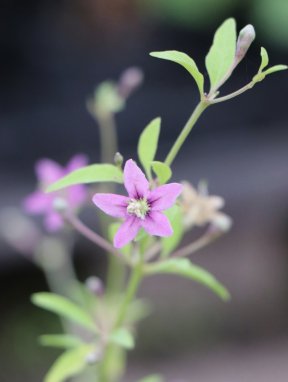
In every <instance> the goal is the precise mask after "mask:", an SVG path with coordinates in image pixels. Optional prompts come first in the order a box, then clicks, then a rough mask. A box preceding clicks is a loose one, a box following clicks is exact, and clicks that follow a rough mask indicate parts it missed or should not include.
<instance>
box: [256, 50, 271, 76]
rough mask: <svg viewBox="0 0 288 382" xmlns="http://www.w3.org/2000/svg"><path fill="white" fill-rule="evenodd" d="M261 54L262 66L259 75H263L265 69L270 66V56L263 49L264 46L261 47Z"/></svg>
mask: <svg viewBox="0 0 288 382" xmlns="http://www.w3.org/2000/svg"><path fill="white" fill-rule="evenodd" d="M260 54H261V64H260V68H259V70H258V73H261V72H262V71H263V69H264V68H266V66H267V65H268V64H269V56H268V53H267V50H266V49H265V48H263V46H261V51H260Z"/></svg>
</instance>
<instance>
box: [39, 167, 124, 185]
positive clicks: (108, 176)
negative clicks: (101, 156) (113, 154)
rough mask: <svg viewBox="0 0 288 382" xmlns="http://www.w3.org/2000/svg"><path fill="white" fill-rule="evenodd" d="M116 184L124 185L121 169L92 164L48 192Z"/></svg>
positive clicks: (70, 175)
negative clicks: (102, 183) (108, 183)
mask: <svg viewBox="0 0 288 382" xmlns="http://www.w3.org/2000/svg"><path fill="white" fill-rule="evenodd" d="M99 182H114V183H123V174H122V171H121V170H120V169H119V167H116V166H114V165H113V164H107V163H104V164H91V165H89V166H86V167H82V168H79V169H78V170H75V171H72V172H70V173H69V174H68V175H66V176H64V177H63V178H61V179H59V180H57V182H55V183H53V184H51V185H50V186H49V187H48V188H47V190H46V192H52V191H57V190H61V189H62V188H65V187H69V186H73V185H75V184H83V183H99Z"/></svg>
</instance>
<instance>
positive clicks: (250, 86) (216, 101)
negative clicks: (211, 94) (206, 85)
mask: <svg viewBox="0 0 288 382" xmlns="http://www.w3.org/2000/svg"><path fill="white" fill-rule="evenodd" d="M255 84H256V83H255V82H253V81H251V82H249V84H247V85H245V86H243V87H242V88H241V89H239V90H236V91H235V92H233V93H230V94H227V95H226V96H223V97H218V98H215V99H211V100H210V101H209V103H210V104H212V105H213V104H215V103H220V102H224V101H228V100H229V99H232V98H234V97H237V96H238V95H240V94H242V93H244V92H246V91H247V90H250V89H252V88H253V86H254V85H255Z"/></svg>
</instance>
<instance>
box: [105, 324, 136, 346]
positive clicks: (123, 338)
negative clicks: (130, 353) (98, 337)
mask: <svg viewBox="0 0 288 382" xmlns="http://www.w3.org/2000/svg"><path fill="white" fill-rule="evenodd" d="M109 340H110V342H112V343H114V344H115V345H119V346H121V347H123V348H125V349H133V348H134V338H133V337H132V334H131V333H130V332H129V331H128V330H127V329H126V328H120V329H117V330H116V331H114V332H113V333H112V334H111V335H110V337H109Z"/></svg>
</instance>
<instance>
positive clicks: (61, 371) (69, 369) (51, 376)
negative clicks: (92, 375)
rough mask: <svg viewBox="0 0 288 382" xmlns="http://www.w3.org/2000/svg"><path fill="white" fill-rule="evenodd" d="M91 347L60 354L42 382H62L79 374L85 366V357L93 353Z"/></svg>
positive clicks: (87, 346) (85, 346)
mask: <svg viewBox="0 0 288 382" xmlns="http://www.w3.org/2000/svg"><path fill="white" fill-rule="evenodd" d="M93 350H94V346H93V345H86V344H85V345H82V346H79V347H78V348H76V349H69V350H67V351H66V352H64V353H62V354H61V355H60V357H59V358H57V360H56V361H55V362H54V364H53V365H52V367H51V368H50V370H49V371H48V373H47V374H46V376H45V378H44V382H64V381H66V380H67V378H70V377H73V376H74V375H77V374H79V373H81V371H82V370H84V369H85V367H86V366H87V357H88V356H89V354H90V353H91V352H93Z"/></svg>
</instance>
